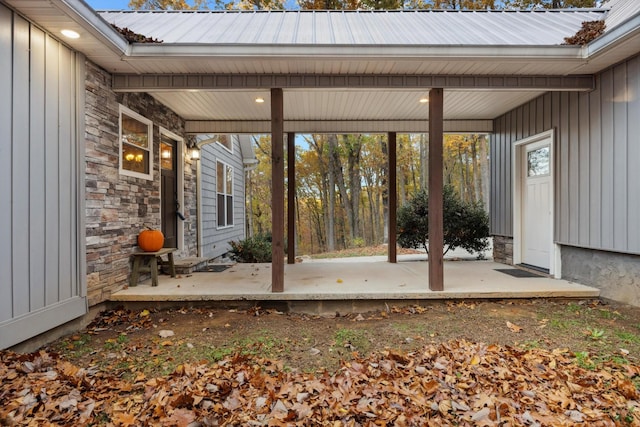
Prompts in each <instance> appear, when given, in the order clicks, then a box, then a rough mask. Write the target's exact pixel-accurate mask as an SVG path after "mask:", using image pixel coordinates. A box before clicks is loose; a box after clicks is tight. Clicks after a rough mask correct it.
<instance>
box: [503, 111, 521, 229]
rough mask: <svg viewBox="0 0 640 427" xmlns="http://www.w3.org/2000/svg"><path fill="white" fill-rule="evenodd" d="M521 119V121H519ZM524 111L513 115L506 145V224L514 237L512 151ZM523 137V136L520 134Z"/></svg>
mask: <svg viewBox="0 0 640 427" xmlns="http://www.w3.org/2000/svg"><path fill="white" fill-rule="evenodd" d="M519 118H520V120H518V119H519ZM521 118H522V109H518V110H516V114H514V115H513V118H512V120H511V129H510V131H509V135H510V138H509V141H508V143H507V144H506V145H505V153H504V159H505V177H504V179H505V182H506V189H507V191H506V193H505V207H504V212H505V215H506V218H505V220H506V221H505V224H506V228H507V232H508V234H509V236H512V235H513V183H512V180H511V172H512V171H511V150H512V149H513V144H514V143H515V142H516V141H517V140H518V139H519V138H518V136H519V134H518V123H522V120H521ZM520 137H521V134H520Z"/></svg>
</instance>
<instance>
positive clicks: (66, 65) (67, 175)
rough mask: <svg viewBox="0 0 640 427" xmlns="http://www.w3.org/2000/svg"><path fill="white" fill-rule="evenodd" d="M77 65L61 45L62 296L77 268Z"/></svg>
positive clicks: (61, 297)
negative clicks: (74, 197) (74, 172)
mask: <svg viewBox="0 0 640 427" xmlns="http://www.w3.org/2000/svg"><path fill="white" fill-rule="evenodd" d="M74 70H75V67H73V66H72V55H71V53H70V52H69V50H67V49H66V48H61V49H60V67H59V75H58V77H59V82H60V97H59V99H58V105H59V109H60V118H61V120H60V128H59V134H60V146H59V147H58V148H59V156H60V157H59V161H60V163H59V168H60V173H59V181H58V183H59V184H58V185H59V186H60V194H59V197H60V205H59V208H60V218H59V224H60V242H59V245H58V250H59V254H60V276H59V277H60V279H59V280H60V282H59V287H60V299H61V300H65V299H68V298H70V297H71V296H72V292H71V290H72V286H73V282H72V279H73V276H74V275H73V272H72V271H71V264H70V263H69V260H70V259H71V257H72V256H73V253H72V251H71V248H72V243H73V241H74V236H75V233H74V230H75V227H74V225H73V224H71V221H72V211H73V205H72V197H71V195H72V194H75V191H74V188H73V179H72V176H71V172H72V164H73V160H72V152H71V144H72V137H73V130H72V129H73V126H72V123H71V120H72V118H73V109H72V105H73V104H72V103H73V102H74V101H75V100H74V99H73V97H72V96H71V93H72V90H73V87H74V85H73V83H72V82H71V76H72V75H73V73H74Z"/></svg>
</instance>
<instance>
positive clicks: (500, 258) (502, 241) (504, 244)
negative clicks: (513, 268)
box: [493, 236, 513, 265]
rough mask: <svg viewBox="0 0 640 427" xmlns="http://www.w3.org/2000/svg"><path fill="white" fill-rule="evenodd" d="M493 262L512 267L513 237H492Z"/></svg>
mask: <svg viewBox="0 0 640 427" xmlns="http://www.w3.org/2000/svg"><path fill="white" fill-rule="evenodd" d="M493 260H494V261H495V262H500V263H502V264H509V265H513V237H506V236H493Z"/></svg>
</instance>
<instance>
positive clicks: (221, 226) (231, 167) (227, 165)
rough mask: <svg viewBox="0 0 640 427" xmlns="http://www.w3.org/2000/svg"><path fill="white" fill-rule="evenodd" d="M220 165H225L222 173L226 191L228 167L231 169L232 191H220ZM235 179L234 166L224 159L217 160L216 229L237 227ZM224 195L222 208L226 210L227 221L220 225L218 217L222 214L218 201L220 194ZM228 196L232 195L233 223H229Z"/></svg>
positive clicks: (225, 217)
mask: <svg viewBox="0 0 640 427" xmlns="http://www.w3.org/2000/svg"><path fill="white" fill-rule="evenodd" d="M220 165H222V166H223V168H224V169H223V171H222V175H223V176H224V177H225V183H224V184H225V185H224V189H225V191H226V188H227V185H226V184H227V182H226V177H227V169H229V170H230V171H231V174H230V176H231V193H229V194H228V193H220V192H219V191H218V184H219V183H218V168H219V167H220ZM233 181H234V179H233V166H231V165H230V164H228V163H225V162H223V161H222V160H216V229H218V230H222V229H225V228H233V227H235V218H234V216H235V215H234V210H233V203H234V199H235V196H234V194H233V190H234V185H233V184H234V182H233ZM221 194H222V195H224V206H222V209H223V211H224V219H225V223H224V225H219V224H218V222H219V221H218V217H219V215H220V208H221V206H220V203H218V196H219V195H221ZM227 196H231V224H229V218H228V217H227Z"/></svg>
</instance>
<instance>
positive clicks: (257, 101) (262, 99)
mask: <svg viewBox="0 0 640 427" xmlns="http://www.w3.org/2000/svg"><path fill="white" fill-rule="evenodd" d="M256 104H264V98H263V97H261V96H259V97H257V98H256Z"/></svg>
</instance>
